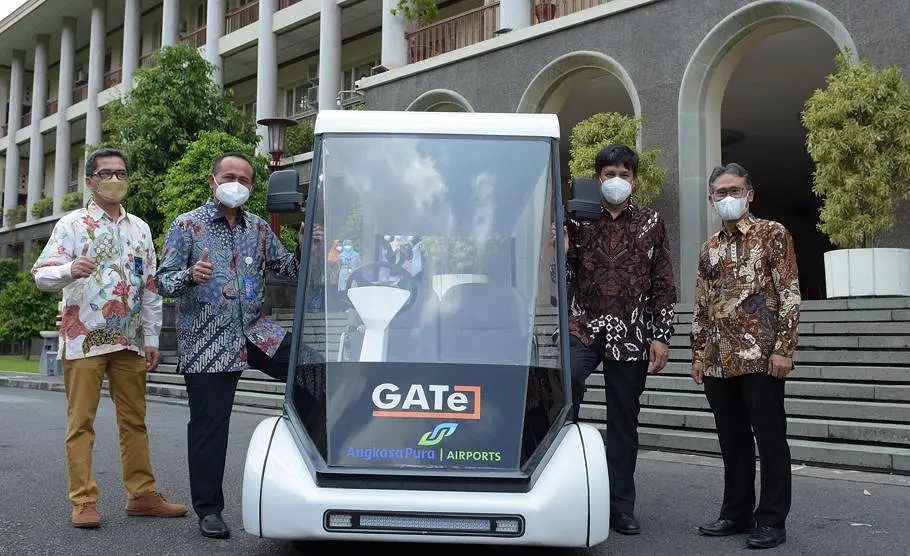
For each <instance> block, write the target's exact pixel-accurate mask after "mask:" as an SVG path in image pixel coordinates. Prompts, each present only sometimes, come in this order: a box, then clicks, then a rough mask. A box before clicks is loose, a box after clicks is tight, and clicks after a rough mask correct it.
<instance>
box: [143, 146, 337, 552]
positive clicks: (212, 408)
mask: <svg viewBox="0 0 910 556" xmlns="http://www.w3.org/2000/svg"><path fill="white" fill-rule="evenodd" d="M208 181H209V187H210V188H211V189H212V199H210V200H209V201H208V202H207V203H206V204H204V205H202V206H201V207H199V208H197V209H195V210H192V211H190V212H188V213H185V214H182V215H180V216H178V217H177V218H176V219H175V220H174V222H173V223H172V224H171V227H170V229H169V230H168V232H167V237H166V239H165V241H164V249H163V252H162V259H161V264H160V265H159V267H158V272H157V273H156V275H155V280H156V282H157V284H158V290H159V292H160V293H161V295H163V296H166V297H173V298H176V308H177V344H178V351H179V356H180V360H179V369H180V372H181V373H183V374H184V379H185V381H186V392H187V397H188V398H189V406H190V421H189V424H188V425H187V451H188V462H189V471H190V491H191V495H192V498H193V508H194V509H195V511H196V514H197V515H198V516H199V530H200V532H201V533H202V535H203V536H206V537H212V538H226V537H228V536H229V535H230V530H229V529H228V527H227V525H226V524H225V523H224V520H223V519H222V517H221V512H222V510H223V509H224V495H223V492H222V488H221V485H222V481H223V477H224V462H225V456H226V454H227V442H228V426H229V421H230V416H231V407H232V406H233V402H234V392H235V390H236V389H237V383H238V381H239V380H240V375H241V373H242V372H243V371H245V370H247V369H250V368H253V369H258V370H260V371H262V372H264V373H266V374H268V375H269V376H271V377H273V378H275V379H276V380H280V381H286V380H287V373H288V364H289V359H290V336H288V335H287V334H286V332H285V330H284V329H282V328H281V327H280V326H278V325H277V324H275V323H274V322H272V321H271V319H269V318H268V317H266V316H263V315H262V298H263V288H264V278H265V271H266V270H270V271H273V272H275V273H277V274H279V275H281V276H285V277H287V278H290V279H296V278H297V272H298V266H299V248H298V249H297V253H291V252H289V251H288V250H287V249H286V248H285V247H284V246H283V245H282V243H281V241H280V240H279V239H278V237H277V236H276V235H275V233H274V232H273V231H272V230H271V228H269V226H268V224H266V222H265V221H264V220H263V219H262V218H260V217H258V216H256V215H255V214H252V213H250V212H248V211H245V210H243V209H242V208H241V206H242V205H243V204H244V203H245V202H246V200H247V199H248V198H249V195H250V191H251V190H252V189H253V185H254V184H253V165H252V164H251V162H250V160H249V159H248V158H247V157H246V156H244V155H242V154H239V153H227V154H224V155H222V156H221V157H219V158H218V160H216V161H215V165H214V169H213V170H212V173H211V175H210V176H209V178H208ZM302 231H303V227H302V226H301V232H302ZM321 244H322V230H321V229H319V228H317V229H316V230H314V232H313V248H314V249H315V248H318V247H321Z"/></svg>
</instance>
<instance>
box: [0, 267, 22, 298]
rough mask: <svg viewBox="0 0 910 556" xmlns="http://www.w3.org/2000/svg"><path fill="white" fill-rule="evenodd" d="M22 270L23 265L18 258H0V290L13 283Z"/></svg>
mask: <svg viewBox="0 0 910 556" xmlns="http://www.w3.org/2000/svg"><path fill="white" fill-rule="evenodd" d="M20 272H22V265H21V264H20V263H19V261H17V260H16V259H0V291H2V290H3V288H5V287H6V286H7V285H8V284H12V283H13V280H15V278H16V275H17V274H19V273H20Z"/></svg>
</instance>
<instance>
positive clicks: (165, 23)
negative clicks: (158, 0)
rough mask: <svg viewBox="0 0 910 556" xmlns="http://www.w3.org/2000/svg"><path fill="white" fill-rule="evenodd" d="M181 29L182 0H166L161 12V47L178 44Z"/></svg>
mask: <svg viewBox="0 0 910 556" xmlns="http://www.w3.org/2000/svg"><path fill="white" fill-rule="evenodd" d="M179 31H180V0H164V7H163V8H162V14H161V47H162V48H164V47H165V46H174V45H175V44H177V39H178V38H179V37H178V36H177V35H178V33H179Z"/></svg>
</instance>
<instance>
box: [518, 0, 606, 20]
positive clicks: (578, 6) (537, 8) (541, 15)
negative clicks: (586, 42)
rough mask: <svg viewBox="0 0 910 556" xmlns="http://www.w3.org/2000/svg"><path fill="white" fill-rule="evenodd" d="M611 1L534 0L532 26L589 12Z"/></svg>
mask: <svg viewBox="0 0 910 556" xmlns="http://www.w3.org/2000/svg"><path fill="white" fill-rule="evenodd" d="M605 2H609V0H534V6H533V8H532V10H533V11H532V13H531V24H532V25H535V24H537V23H543V22H545V21H550V20H551V19H555V18H557V17H562V16H564V15H569V14H573V13H575V12H580V11H581V10H587V9H588V8H593V7H594V6H599V5H601V4H603V3H605Z"/></svg>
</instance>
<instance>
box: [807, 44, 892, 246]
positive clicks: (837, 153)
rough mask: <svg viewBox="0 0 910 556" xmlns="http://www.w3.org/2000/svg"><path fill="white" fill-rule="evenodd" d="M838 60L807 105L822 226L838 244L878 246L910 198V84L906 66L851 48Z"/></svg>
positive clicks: (815, 185) (814, 177) (838, 56)
mask: <svg viewBox="0 0 910 556" xmlns="http://www.w3.org/2000/svg"><path fill="white" fill-rule="evenodd" d="M836 64H837V69H836V71H835V72H834V73H833V74H831V75H829V76H828V77H827V86H826V87H825V88H824V89H820V90H817V91H815V93H814V94H813V95H812V96H811V97H810V98H809V100H808V101H807V102H806V106H805V108H804V110H803V112H802V123H803V125H804V126H805V127H806V129H807V130H808V135H807V137H806V146H807V148H808V151H809V155H810V156H811V157H812V160H814V161H815V172H814V174H813V185H812V191H813V192H815V194H816V195H818V196H820V197H822V199H823V202H822V208H821V214H820V222H819V224H818V229H819V230H820V231H821V232H822V233H824V234H825V235H827V236H828V238H829V239H830V240H831V242H832V243H834V244H835V245H837V246H838V247H843V248H851V247H874V246H875V244H876V239H877V237H878V236H879V235H880V233H881V232H883V231H885V230H888V229H890V228H891V227H893V226H894V223H895V219H894V212H895V208H896V207H897V205H898V203H899V202H900V201H902V200H906V199H910V87H908V85H907V83H906V82H905V81H904V80H903V79H902V78H901V70H900V69H899V68H897V67H890V68H887V69H884V70H881V71H879V70H876V69H875V68H873V67H871V66H869V65H868V64H867V63H866V62H861V63H859V64H856V65H853V64H851V62H850V58H849V52H847V51H845V52H841V53H840V54H838V55H837V58H836Z"/></svg>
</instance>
